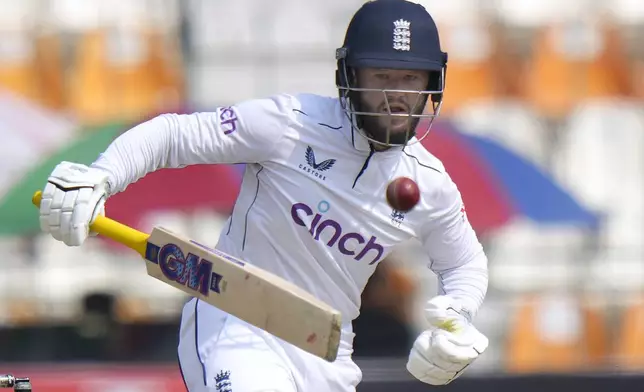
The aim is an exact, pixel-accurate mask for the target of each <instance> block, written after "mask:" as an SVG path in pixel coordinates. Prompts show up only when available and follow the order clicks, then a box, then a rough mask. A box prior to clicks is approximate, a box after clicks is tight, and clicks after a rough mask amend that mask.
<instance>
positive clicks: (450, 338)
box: [40, 0, 488, 392]
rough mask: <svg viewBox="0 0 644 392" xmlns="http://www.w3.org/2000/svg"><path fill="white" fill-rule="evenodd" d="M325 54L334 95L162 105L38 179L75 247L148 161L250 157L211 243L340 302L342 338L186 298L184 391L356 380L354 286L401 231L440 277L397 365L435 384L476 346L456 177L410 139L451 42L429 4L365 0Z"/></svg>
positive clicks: (471, 260)
mask: <svg viewBox="0 0 644 392" xmlns="http://www.w3.org/2000/svg"><path fill="white" fill-rule="evenodd" d="M336 58H337V64H338V67H337V73H336V84H337V87H338V92H339V94H338V96H337V97H323V96H318V95H313V94H297V95H288V94H281V95H275V96H271V97H266V98H261V99H251V100H247V101H244V102H240V103H237V104H235V105H232V106H230V107H221V108H217V109H216V110H214V111H213V112H206V113H194V114H188V115H176V114H166V115H161V116H158V117H156V118H153V119H152V120H149V121H147V122H144V123H142V124H140V125H138V126H136V127H134V128H132V129H131V130H129V131H128V132H126V133H124V134H123V135H121V136H120V137H119V138H118V139H116V140H115V141H114V142H113V143H112V144H111V145H110V146H109V147H108V149H107V150H106V151H105V152H104V153H103V154H101V155H100V156H99V157H98V158H97V160H96V161H95V162H94V163H93V164H92V165H90V166H84V165H80V164H75V163H70V162H62V163H60V164H59V165H58V166H57V167H56V168H55V169H54V170H53V172H52V173H51V176H50V177H49V179H48V182H47V184H46V185H45V186H44V190H43V199H42V203H41V207H40V222H41V227H42V230H43V231H45V232H47V233H49V234H51V236H52V237H53V238H55V239H56V240H59V241H62V242H64V243H65V244H67V245H69V246H79V245H81V244H83V242H84V241H85V240H86V239H87V238H88V236H91V235H94V233H90V232H89V229H88V227H89V225H90V223H91V222H92V221H93V219H94V218H95V217H96V216H97V215H99V214H104V210H105V207H104V205H105V201H106V200H107V199H108V198H109V197H110V195H113V194H115V193H117V192H123V191H126V188H127V186H128V184H132V183H133V182H135V181H137V180H138V179H140V178H141V177H143V176H145V175H146V174H147V173H150V172H153V171H155V170H158V169H161V168H181V167H184V166H187V165H194V164H231V163H242V162H243V163H246V164H247V165H246V171H245V174H244V177H243V183H242V185H241V190H240V193H239V197H238V199H237V201H236V204H235V206H234V211H233V212H232V214H231V216H230V218H229V219H228V221H227V224H226V226H225V228H224V230H223V231H222V233H221V235H220V237H219V239H218V241H215V239H213V243H215V242H216V248H217V249H219V250H221V251H223V252H226V253H229V254H231V255H233V256H235V257H238V258H240V259H243V260H245V261H247V262H248V263H251V264H255V265H257V266H259V267H261V268H263V269H265V270H268V271H270V272H273V273H275V274H277V275H279V276H282V277H284V278H285V279H288V280H290V281H292V282H294V283H295V284H297V285H299V286H300V287H302V288H304V289H305V290H307V291H309V292H310V293H312V294H313V295H315V296H316V297H318V298H320V299H321V300H323V301H325V302H327V303H328V304H330V305H331V306H333V307H335V308H336V309H338V310H339V311H341V313H342V317H343V321H344V325H343V327H342V342H341V345H340V349H339V354H338V357H337V360H336V361H334V362H327V361H325V360H323V359H320V358H318V357H315V356H313V355H311V354H308V353H306V352H304V351H302V350H301V349H299V348H296V347H294V346H292V345H290V344H288V343H286V342H284V341H282V340H280V339H278V338H276V337H274V336H272V335H269V334H268V333H266V332H264V331H262V330H259V329H258V328H255V327H253V326H250V325H248V324H246V323H245V322H243V321H241V320H239V319H237V318H235V317H233V316H232V315H229V314H226V313H224V312H223V311H221V310H219V309H217V308H215V307H213V306H211V305H209V304H206V303H204V302H202V301H199V300H198V299H194V298H193V299H191V300H190V301H189V302H188V303H187V304H186V305H185V307H184V309H183V314H182V319H181V328H180V333H179V335H180V342H179V346H178V357H179V362H180V364H179V365H180V368H181V371H182V374H183V376H184V380H185V383H186V387H187V389H188V390H189V391H190V392H202V391H217V392H222V391H235V392H258V391H279V392H295V391H298V392H311V391H337V392H349V391H355V387H356V385H357V384H358V383H359V382H360V381H361V379H362V373H361V371H360V369H359V368H358V366H357V365H356V364H355V363H354V362H353V361H352V356H351V354H352V341H353V337H354V334H353V332H352V320H354V319H355V318H356V317H357V316H358V314H359V310H360V296H361V292H362V290H363V289H364V287H365V285H366V284H367V281H368V279H369V277H370V276H371V275H372V274H373V272H374V270H375V268H376V267H377V266H378V264H379V263H380V262H381V261H382V260H383V259H384V258H385V257H386V256H387V255H388V254H389V252H390V251H391V250H392V248H394V247H395V246H396V245H398V244H400V243H402V242H403V241H406V240H408V239H410V238H417V239H418V240H420V241H421V242H422V243H423V244H424V247H425V249H426V250H427V254H428V256H429V259H430V260H431V264H430V265H429V268H431V270H432V271H434V272H435V273H436V274H437V276H438V278H439V282H440V289H439V292H438V293H437V296H435V297H433V298H428V299H427V304H426V307H425V314H426V316H427V320H428V322H429V323H428V325H429V326H430V328H429V329H428V330H427V331H425V332H423V333H422V334H421V335H420V336H419V337H418V338H417V339H416V341H415V343H414V344H413V346H412V347H411V348H410V354H409V359H408V362H407V366H406V367H407V370H408V371H409V372H410V373H411V374H412V375H413V376H415V377H416V378H417V379H418V380H420V381H422V382H424V383H427V384H431V385H444V384H447V383H449V382H451V381H452V380H454V379H455V378H456V377H458V376H459V375H460V374H461V373H462V372H463V370H464V369H465V368H467V367H468V366H469V365H470V364H471V363H472V362H473V361H474V360H476V358H477V357H478V356H479V355H480V354H481V353H482V352H483V351H484V350H485V349H486V348H487V346H488V339H487V338H486V337H485V336H484V335H483V334H481V333H480V332H479V331H478V330H477V329H476V327H475V326H474V325H473V324H472V318H473V317H474V315H475V314H476V312H477V310H478V309H479V307H480V305H481V303H482V301H483V299H484V297H485V294H486V290H487V282H488V277H487V259H486V256H485V254H484V251H483V249H482V246H481V244H480V243H479V241H478V239H477V237H476V235H475V233H474V231H473V230H472V227H471V226H470V224H469V223H468V220H467V217H466V216H465V213H464V211H465V210H464V206H463V203H462V201H461V197H460V193H459V191H458V189H457V187H456V185H455V184H454V183H453V182H452V180H451V179H450V176H449V175H448V174H447V173H446V172H445V168H444V167H443V165H442V164H441V162H440V161H439V160H438V159H437V158H436V157H434V156H432V155H431V154H430V153H429V152H428V151H427V150H425V149H424V147H423V146H422V145H421V144H420V143H419V140H420V139H422V138H423V137H424V136H425V135H426V134H427V132H428V131H429V127H430V125H431V123H432V121H433V120H434V118H435V117H436V116H437V115H438V113H439V111H440V106H441V102H442V97H443V90H444V87H445V72H446V65H447V54H446V53H444V52H443V51H442V50H441V47H440V41H439V35H438V31H437V28H436V25H435V23H434V21H433V19H432V17H431V16H430V15H429V14H428V12H427V11H426V10H425V8H423V7H422V6H421V5H418V4H416V3H411V2H407V1H403V0H376V1H370V2H367V3H365V4H364V5H363V6H362V7H361V8H360V9H359V10H358V11H357V12H356V13H355V15H354V17H353V18H352V20H351V22H350V24H349V26H348V29H347V31H346V37H345V41H344V44H343V46H342V47H341V48H339V49H338V50H337V51H336ZM426 108H427V109H426ZM421 120H422V121H421ZM401 176H406V177H409V178H412V179H413V180H414V181H416V183H417V184H418V185H419V188H420V190H421V200H420V202H419V203H418V204H417V205H416V207H415V208H413V209H412V210H410V211H407V212H403V211H396V210H393V209H392V207H391V206H390V205H389V204H388V203H387V201H386V198H385V189H386V187H387V185H388V183H389V182H390V181H391V180H393V179H395V178H398V177H401ZM167 185H168V186H167V191H168V192H200V186H199V184H194V187H193V188H192V189H174V188H173V184H167ZM150 197H151V198H152V197H154V195H150ZM373 328H378V326H377V325H374V326H373ZM374 344H377V342H374Z"/></svg>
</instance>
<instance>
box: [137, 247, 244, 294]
mask: <svg viewBox="0 0 644 392" xmlns="http://www.w3.org/2000/svg"><path fill="white" fill-rule="evenodd" d="M190 242H192V243H193V244H195V245H197V246H200V247H202V248H204V249H205V250H207V251H209V252H213V253H217V254H218V255H220V256H222V257H224V258H226V259H228V260H230V261H232V262H234V263H236V264H239V265H241V266H242V267H243V266H244V264H243V263H242V262H240V261H239V260H236V259H234V258H232V257H231V256H229V255H226V254H224V253H222V252H220V251H218V250H216V249H211V248H209V247H207V246H205V245H202V244H200V243H198V242H195V241H190ZM145 259H146V260H148V261H150V262H152V263H154V264H157V265H158V266H159V268H160V269H161V272H162V273H163V275H164V276H165V277H166V278H168V280H171V281H174V282H177V283H179V284H182V285H184V286H186V287H187V288H189V289H190V290H193V291H196V292H198V293H200V294H202V295H204V296H208V294H210V291H214V292H215V293H218V294H219V293H221V282H222V280H223V278H224V277H223V276H222V275H220V274H218V273H217V272H215V271H213V270H212V262H210V261H208V260H206V259H204V258H200V257H199V256H197V255H195V254H193V253H188V254H187V255H185V254H184V252H183V250H182V249H181V247H180V246H179V245H176V244H173V243H168V244H165V245H163V246H159V245H155V244H152V243H150V242H148V244H147V246H146V249H145Z"/></svg>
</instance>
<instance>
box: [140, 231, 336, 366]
mask: <svg viewBox="0 0 644 392" xmlns="http://www.w3.org/2000/svg"><path fill="white" fill-rule="evenodd" d="M144 257H145V260H146V268H147V272H148V275H150V276H152V277H154V278H156V279H158V280H160V281H162V282H164V283H166V284H169V285H171V286H174V287H176V288H178V289H179V290H182V291H184V292H186V293H187V294H189V295H191V296H194V297H197V298H199V299H200V300H202V301H204V302H207V303H209V304H211V305H213V306H215V307H217V308H219V309H221V310H223V311H225V312H227V313H229V314H231V315H233V316H235V317H237V318H239V319H241V320H244V321H246V322H247V323H249V324H251V325H254V326H255V327H257V328H260V329H262V330H264V331H266V332H268V333H270V334H272V335H274V336H276V337H278V338H280V339H282V340H284V341H286V342H289V343H291V344H293V345H295V346H297V347H299V348H301V349H302V350H304V351H307V352H309V353H311V354H313V355H316V356H318V357H321V358H323V359H325V360H327V361H330V362H332V361H334V360H335V359H336V356H337V353H338V347H339V344H340V329H341V315H340V312H338V311H337V310H335V309H333V308H332V307H331V306H329V305H328V304H326V303H324V302H323V301H320V300H319V299H317V298H315V297H314V296H312V295H311V294H310V293H308V292H306V291H305V290H303V289H301V288H300V287H298V286H296V285H294V284H293V283H291V282H288V281H286V280H284V279H283V278H281V277H279V276H277V275H274V274H271V273H269V272H267V271H264V270H262V269H260V268H258V267H255V266H253V265H251V264H248V263H245V262H244V261H242V260H238V259H235V258H234V257H232V256H229V255H227V254H225V253H223V252H221V251H218V250H216V249H211V248H208V247H206V246H204V245H201V244H198V243H197V242H194V241H191V240H189V239H187V238H183V237H181V236H179V235H177V234H175V233H173V232H171V231H170V230H167V229H165V228H162V227H155V228H154V229H153V231H152V233H151V234H150V237H149V239H148V241H147V246H146V251H145V256H144Z"/></svg>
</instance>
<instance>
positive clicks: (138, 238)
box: [31, 191, 150, 257]
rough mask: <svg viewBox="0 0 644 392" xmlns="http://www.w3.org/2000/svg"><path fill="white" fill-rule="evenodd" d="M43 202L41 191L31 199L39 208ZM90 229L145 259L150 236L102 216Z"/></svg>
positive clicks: (98, 217)
mask: <svg viewBox="0 0 644 392" xmlns="http://www.w3.org/2000/svg"><path fill="white" fill-rule="evenodd" d="M41 200H42V192H41V191H37V192H36V193H35V194H34V196H33V197H32V199H31V201H32V203H33V204H34V205H35V206H37V207H40V201H41ZM89 228H90V230H91V231H93V232H95V233H98V234H100V235H102V236H103V237H107V238H109V239H111V240H114V241H116V242H118V243H120V244H123V245H125V246H127V247H128V248H131V249H133V250H135V251H137V252H138V253H139V254H140V255H141V257H145V248H146V245H147V240H148V238H149V237H150V235H149V234H146V233H143V232H141V231H138V230H136V229H133V228H131V227H129V226H126V225H124V224H122V223H119V222H117V221H115V220H113V219H110V218H107V217H104V216H102V215H99V216H97V217H96V219H95V220H94V222H93V223H92V224H91V225H90V227H89Z"/></svg>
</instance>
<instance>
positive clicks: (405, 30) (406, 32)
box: [394, 19, 411, 51]
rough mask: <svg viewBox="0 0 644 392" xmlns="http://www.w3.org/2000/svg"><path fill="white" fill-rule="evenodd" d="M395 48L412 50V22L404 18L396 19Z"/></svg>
mask: <svg viewBox="0 0 644 392" xmlns="http://www.w3.org/2000/svg"><path fill="white" fill-rule="evenodd" d="M394 49H396V50H402V51H409V50H411V23H410V22H408V21H406V20H404V19H398V20H396V21H394Z"/></svg>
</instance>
